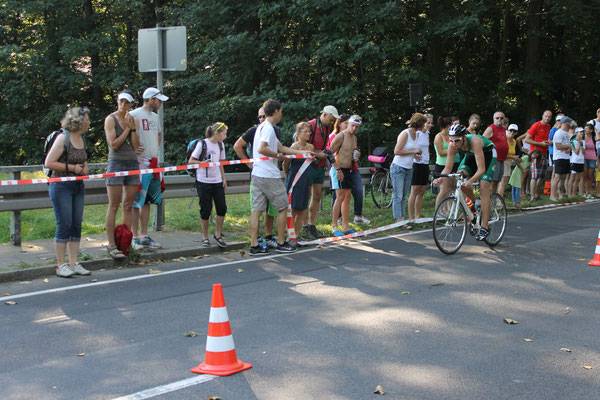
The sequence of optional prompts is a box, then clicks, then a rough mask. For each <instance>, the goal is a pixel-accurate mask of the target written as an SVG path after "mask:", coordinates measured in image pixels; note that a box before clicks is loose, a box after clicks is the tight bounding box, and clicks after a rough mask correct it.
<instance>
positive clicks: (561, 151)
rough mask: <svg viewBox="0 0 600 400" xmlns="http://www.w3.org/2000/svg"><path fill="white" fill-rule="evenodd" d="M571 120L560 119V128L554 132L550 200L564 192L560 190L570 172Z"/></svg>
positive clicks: (565, 117)
mask: <svg viewBox="0 0 600 400" xmlns="http://www.w3.org/2000/svg"><path fill="white" fill-rule="evenodd" d="M571 122H573V120H572V119H571V118H569V117H567V116H563V117H562V118H561V119H560V129H559V130H557V131H556V132H555V133H554V138H553V139H552V144H553V146H554V155H553V158H554V176H553V177H552V185H551V193H550V200H552V201H557V200H558V199H557V198H556V193H557V192H558V198H562V197H563V196H564V195H565V193H564V192H563V191H562V184H563V181H564V180H565V178H566V177H567V176H568V175H569V174H570V173H571V161H570V159H571V135H570V134H569V130H570V129H571Z"/></svg>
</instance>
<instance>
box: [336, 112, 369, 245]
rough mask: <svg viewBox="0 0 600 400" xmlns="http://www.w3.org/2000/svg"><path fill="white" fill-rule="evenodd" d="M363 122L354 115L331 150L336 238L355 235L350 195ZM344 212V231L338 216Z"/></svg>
mask: <svg viewBox="0 0 600 400" xmlns="http://www.w3.org/2000/svg"><path fill="white" fill-rule="evenodd" d="M361 123H362V121H361V119H360V117H359V116H358V115H353V116H351V117H350V119H349V120H348V128H346V130H344V131H342V132H340V133H339V134H338V135H336V137H335V138H334V139H333V140H332V142H331V145H330V147H329V149H330V150H331V152H332V153H334V154H335V163H333V165H332V166H331V169H330V170H329V175H330V177H331V183H332V188H331V189H334V190H335V195H336V198H335V204H334V205H333V210H332V211H331V228H332V230H333V235H334V236H343V235H347V234H350V233H354V231H353V230H352V229H350V226H349V225H348V215H349V214H350V194H351V192H352V171H351V167H352V160H353V153H354V150H356V147H357V145H358V143H357V140H356V132H358V129H359V128H360V125H361ZM340 210H341V212H342V230H341V231H340V229H339V226H338V216H339V215H340Z"/></svg>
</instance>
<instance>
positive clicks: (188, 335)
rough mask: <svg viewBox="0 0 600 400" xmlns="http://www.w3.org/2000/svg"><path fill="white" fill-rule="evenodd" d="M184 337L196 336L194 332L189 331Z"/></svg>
mask: <svg viewBox="0 0 600 400" xmlns="http://www.w3.org/2000/svg"><path fill="white" fill-rule="evenodd" d="M185 336H187V337H196V336H198V334H197V333H196V332H193V331H189V332H186V333H185Z"/></svg>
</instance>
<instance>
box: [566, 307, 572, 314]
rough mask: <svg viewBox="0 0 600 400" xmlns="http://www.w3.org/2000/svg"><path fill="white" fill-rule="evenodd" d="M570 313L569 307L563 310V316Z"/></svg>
mask: <svg viewBox="0 0 600 400" xmlns="http://www.w3.org/2000/svg"><path fill="white" fill-rule="evenodd" d="M570 312H571V309H570V308H569V307H567V308H565V315H567V314H568V313H570Z"/></svg>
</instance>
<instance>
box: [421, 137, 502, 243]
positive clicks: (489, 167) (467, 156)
mask: <svg viewBox="0 0 600 400" xmlns="http://www.w3.org/2000/svg"><path fill="white" fill-rule="evenodd" d="M467 133H468V131H467V128H465V127H464V126H463V125H453V126H452V127H450V129H449V130H448V136H449V138H450V144H451V145H450V146H448V156H447V158H446V166H445V167H444V170H443V171H442V172H441V173H442V174H449V173H450V172H452V166H453V165H454V156H455V155H456V154H457V153H460V154H461V155H462V154H464V157H463V159H462V161H461V162H460V165H459V167H458V172H459V173H462V174H463V175H465V176H466V177H468V178H469V179H468V180H467V182H466V183H465V184H464V185H463V186H462V187H461V190H462V191H463V193H464V194H465V195H466V196H467V197H468V198H469V199H471V201H473V202H475V200H476V197H475V193H474V192H473V187H472V185H473V183H475V182H477V181H479V195H480V196H481V228H480V229H479V232H477V235H475V239H477V240H484V239H485V238H486V237H487V235H488V234H489V233H490V232H489V226H488V221H489V218H490V186H491V182H492V175H493V173H494V166H495V165H496V147H495V146H494V143H492V141H491V140H489V139H488V138H485V137H483V136H481V135H471V134H467ZM440 183H441V178H437V179H436V180H434V182H433V184H434V185H435V186H439V185H440Z"/></svg>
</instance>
